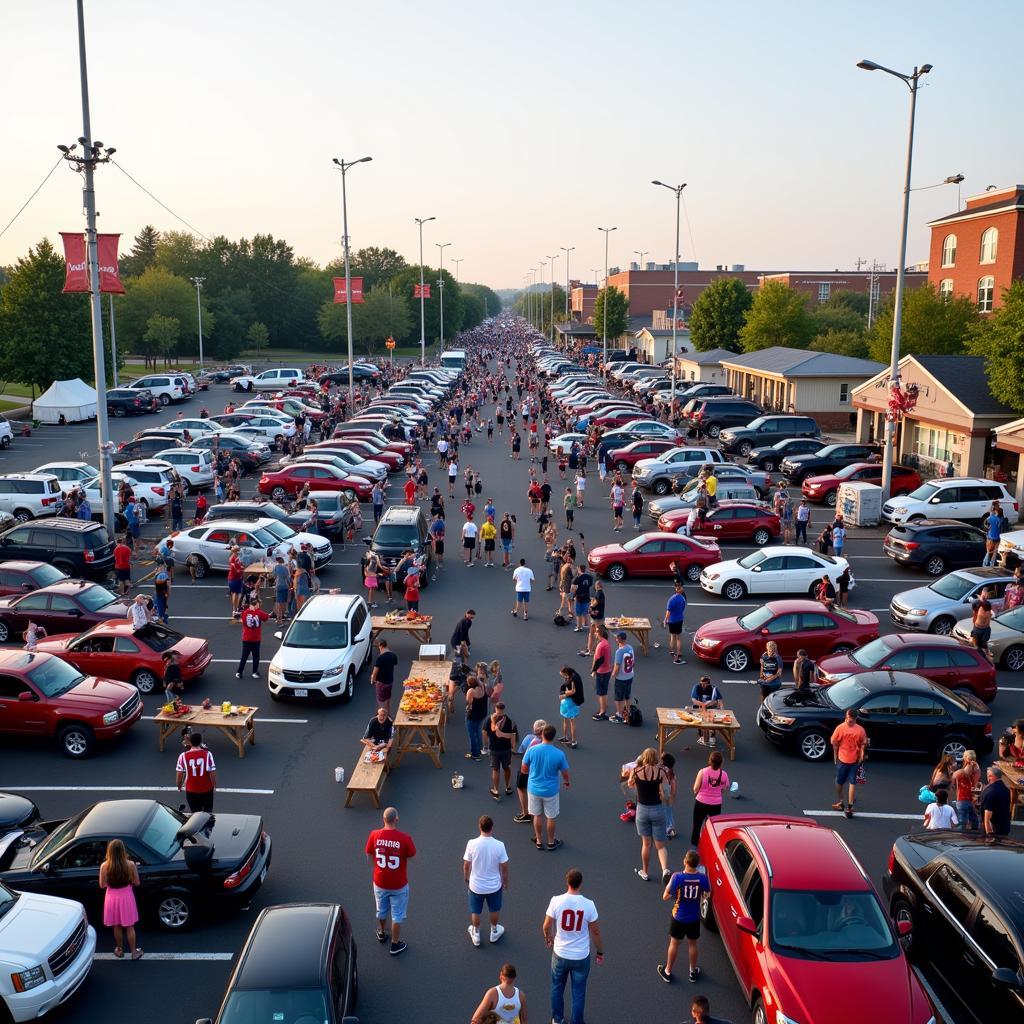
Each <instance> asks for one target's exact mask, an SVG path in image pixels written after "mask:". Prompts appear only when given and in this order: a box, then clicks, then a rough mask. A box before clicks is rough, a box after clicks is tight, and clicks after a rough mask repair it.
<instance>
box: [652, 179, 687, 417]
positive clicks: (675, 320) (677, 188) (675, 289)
mask: <svg viewBox="0 0 1024 1024" xmlns="http://www.w3.org/2000/svg"><path fill="white" fill-rule="evenodd" d="M651 184H652V185H660V186H661V187H662V188H667V189H668V190H669V192H675V194H676V249H675V256H674V257H673V260H672V267H673V270H674V274H673V278H672V280H673V284H672V391H671V392H670V394H671V396H672V397H671V398H670V399H669V403H668V408H669V419H670V420H671V418H672V412H673V411H674V409H675V401H676V329H677V328H678V326H679V203H680V199H681V197H682V194H683V189H684V188H686V182H685V181H684V182H683V184H682V185H666V184H665V182H663V181H652V182H651Z"/></svg>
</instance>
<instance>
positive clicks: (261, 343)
mask: <svg viewBox="0 0 1024 1024" xmlns="http://www.w3.org/2000/svg"><path fill="white" fill-rule="evenodd" d="M245 336H246V338H248V339H249V344H250V345H252V346H253V348H255V349H256V355H257V356H259V354H260V349H261V348H264V347H265V346H266V344H267V342H268V341H270V331H268V330H267V325H266V324H264V323H260V321H259V320H257V321H256V322H255V323H253V324H249V330H248V331H246V335H245Z"/></svg>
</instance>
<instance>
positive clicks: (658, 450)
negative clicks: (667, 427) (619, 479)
mask: <svg viewBox="0 0 1024 1024" xmlns="http://www.w3.org/2000/svg"><path fill="white" fill-rule="evenodd" d="M678 447H679V445H678V444H677V443H676V442H675V441H651V440H643V441H633V442H632V443H631V444H627V445H626V446H625V447H624V448H616V449H615V450H614V451H613V452H612V465H613V466H614V467H615V468H616V469H617V470H619V471H620V472H622V473H625V472H626V471H627V470H631V469H632V468H633V467H634V466H635V465H636V464H637V463H638V462H639V461H640V460H641V459H656V458H657V457H658V456H659V455H661V454H662V453H664V452H670V451H672V449H673V448H678Z"/></svg>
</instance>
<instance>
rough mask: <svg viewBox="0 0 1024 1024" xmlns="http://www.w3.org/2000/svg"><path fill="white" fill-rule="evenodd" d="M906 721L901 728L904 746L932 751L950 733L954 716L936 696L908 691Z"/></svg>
mask: <svg viewBox="0 0 1024 1024" xmlns="http://www.w3.org/2000/svg"><path fill="white" fill-rule="evenodd" d="M905 723H906V724H905V727H904V728H902V729H900V730H899V734H900V735H899V738H900V740H901V741H902V744H903V748H904V749H906V750H913V751H921V752H926V753H931V752H932V751H933V750H935V748H936V747H937V746H938V745H939V743H940V741H941V740H942V739H943V737H945V736H946V735H947V734H948V733H949V731H950V727H951V726H952V724H953V717H952V715H951V714H950V713H949V711H948V710H947V709H946V706H945V705H944V704H940V703H939V702H938V701H937V700H936V699H935V698H934V697H931V696H929V695H928V694H926V693H908V694H907V698H906V718H905ZM968 746H970V743H968ZM892 749H894V750H897V749H900V748H899V747H893V748H892Z"/></svg>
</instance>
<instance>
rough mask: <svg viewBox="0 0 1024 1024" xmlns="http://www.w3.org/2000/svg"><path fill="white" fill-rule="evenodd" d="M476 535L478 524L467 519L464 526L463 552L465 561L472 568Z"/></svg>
mask: <svg viewBox="0 0 1024 1024" xmlns="http://www.w3.org/2000/svg"><path fill="white" fill-rule="evenodd" d="M476 535H477V528H476V523H474V522H473V520H472V519H467V520H466V521H465V522H464V523H463V524H462V550H463V551H464V552H465V555H466V557H465V558H464V559H463V561H464V562H465V563H466V565H468V566H470V567H472V565H473V552H474V551H476Z"/></svg>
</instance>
